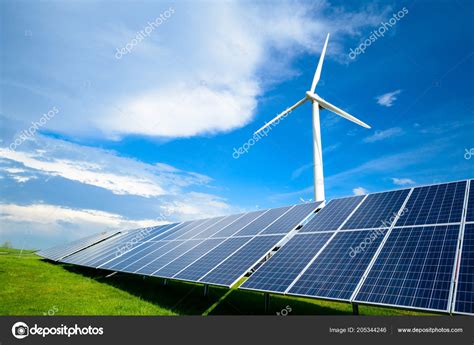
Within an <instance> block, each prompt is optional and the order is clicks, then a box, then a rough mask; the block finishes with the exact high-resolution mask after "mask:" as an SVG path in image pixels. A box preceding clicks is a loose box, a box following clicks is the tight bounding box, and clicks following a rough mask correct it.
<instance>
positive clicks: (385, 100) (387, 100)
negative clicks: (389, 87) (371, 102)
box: [375, 90, 402, 107]
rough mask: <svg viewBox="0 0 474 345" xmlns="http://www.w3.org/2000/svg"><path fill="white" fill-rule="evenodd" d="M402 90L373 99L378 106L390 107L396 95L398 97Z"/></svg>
mask: <svg viewBox="0 0 474 345" xmlns="http://www.w3.org/2000/svg"><path fill="white" fill-rule="evenodd" d="M401 92H402V90H395V91H392V92H387V93H384V94H383V95H380V96H377V97H375V99H376V100H377V104H380V105H382V106H384V107H391V106H392V105H393V103H394V102H395V101H396V100H397V95H399V94H400V93H401Z"/></svg>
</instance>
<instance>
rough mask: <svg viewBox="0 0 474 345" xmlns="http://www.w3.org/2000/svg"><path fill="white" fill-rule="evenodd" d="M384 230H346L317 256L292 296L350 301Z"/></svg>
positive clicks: (289, 292) (295, 287)
mask: <svg viewBox="0 0 474 345" xmlns="http://www.w3.org/2000/svg"><path fill="white" fill-rule="evenodd" d="M384 233H385V232H384V231H380V232H376V231H370V230H363V231H342V232H338V233H336V235H335V237H334V238H333V239H332V240H331V241H330V242H329V244H328V245H327V246H326V247H325V248H324V249H323V250H322V252H321V253H320V254H319V255H318V256H317V257H316V259H315V260H314V262H313V263H312V264H311V265H310V266H309V267H308V268H307V269H306V271H304V273H303V274H302V275H301V277H300V278H299V279H298V280H296V282H295V283H294V284H293V286H292V287H291V288H290V289H289V290H288V292H287V293H288V294H292V295H300V296H311V297H319V298H325V299H336V300H342V301H349V300H350V298H351V296H352V294H353V292H354V290H355V288H356V287H357V285H358V283H359V281H360V279H361V278H362V275H363V274H364V272H365V270H366V269H367V267H368V265H369V263H370V261H371V259H372V257H373V255H374V253H375V252H376V250H377V248H378V247H379V245H380V243H381V242H382V239H383V237H384Z"/></svg>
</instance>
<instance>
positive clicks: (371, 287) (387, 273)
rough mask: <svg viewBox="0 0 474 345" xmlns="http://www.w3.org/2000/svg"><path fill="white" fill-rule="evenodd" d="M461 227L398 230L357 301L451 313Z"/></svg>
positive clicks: (370, 273) (391, 234)
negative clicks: (455, 264)
mask: <svg viewBox="0 0 474 345" xmlns="http://www.w3.org/2000/svg"><path fill="white" fill-rule="evenodd" d="M459 228H460V227H459V225H450V226H425V227H412V228H394V229H393V230H392V232H391V233H390V235H389V236H388V238H387V241H386V243H385V245H384V247H383V248H382V250H381V252H380V253H379V256H378V257H377V259H376V260H375V262H374V265H373V267H372V269H371V270H370V272H369V274H368V275H367V278H366V279H365V281H364V283H363V284H362V286H361V288H360V290H359V292H358V294H357V296H356V298H355V300H356V301H363V302H371V303H376V304H384V305H393V306H404V307H412V308H421V309H430V310H439V311H447V310H448V299H449V293H450V286H451V279H452V273H453V265H454V258H455V254H456V247H457V241H458V236H459Z"/></svg>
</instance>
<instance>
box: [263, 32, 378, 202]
mask: <svg viewBox="0 0 474 345" xmlns="http://www.w3.org/2000/svg"><path fill="white" fill-rule="evenodd" d="M328 41H329V34H328V35H327V37H326V42H325V43H324V47H323V51H322V52H321V56H320V57H319V63H318V67H317V68H316V72H315V73H314V78H313V83H312V84H311V89H310V90H309V91H306V95H305V97H304V98H303V99H302V100H300V101H298V102H297V103H296V104H295V105H293V106H291V107H289V108H288V109H286V110H285V111H284V112H282V113H281V114H279V115H277V116H276V117H275V118H274V119H272V120H271V121H270V122H267V123H266V124H265V126H263V127H262V128H260V129H259V130H258V131H256V132H255V134H257V133H259V132H260V131H262V130H264V129H265V128H267V127H268V126H270V125H271V124H272V123H273V122H275V121H277V120H278V119H279V118H281V117H282V116H285V115H286V114H288V113H290V112H292V111H293V110H294V109H296V108H298V107H299V106H300V105H302V104H304V103H306V102H307V101H311V103H312V106H313V150H314V152H313V154H314V200H315V201H321V202H322V201H324V200H325V196H324V175H323V151H322V149H321V128H320V124H319V109H327V110H330V111H332V112H333V113H335V114H337V115H339V116H342V117H343V118H345V119H347V120H349V121H352V122H354V123H356V124H358V125H359V126H362V127H365V128H370V126H369V125H368V124H366V123H365V122H362V121H361V120H359V119H357V118H355V117H354V116H352V115H350V114H348V113H346V112H345V111H344V110H341V109H339V108H338V107H336V106H334V105H332V104H331V103H329V102H328V101H325V100H324V99H322V98H321V97H320V96H318V95H317V94H315V93H314V90H315V89H316V85H318V82H319V78H320V77H321V70H322V68H323V61H324V55H325V54H326V47H327V45H328Z"/></svg>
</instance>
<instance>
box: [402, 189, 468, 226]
mask: <svg viewBox="0 0 474 345" xmlns="http://www.w3.org/2000/svg"><path fill="white" fill-rule="evenodd" d="M465 190H466V181H461V182H453V183H446V184H438V185H432V186H427V187H419V188H415V189H414V190H413V193H412V194H411V196H410V199H409V200H408V202H407V204H406V206H405V208H406V209H407V211H406V212H404V214H403V217H400V219H399V220H398V222H397V224H396V226H409V225H427V224H443V223H459V222H460V221H461V216H462V211H463V205H464V194H465Z"/></svg>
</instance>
